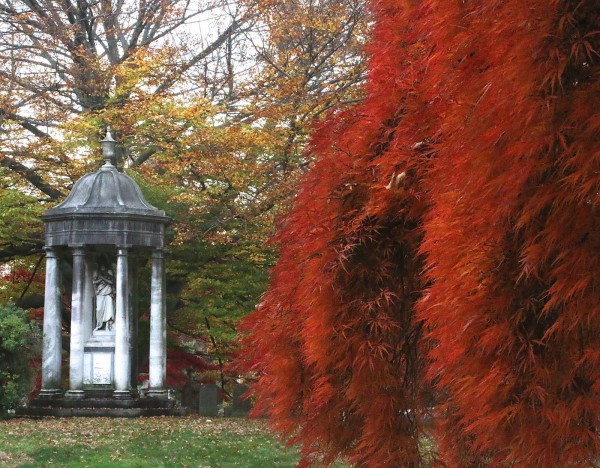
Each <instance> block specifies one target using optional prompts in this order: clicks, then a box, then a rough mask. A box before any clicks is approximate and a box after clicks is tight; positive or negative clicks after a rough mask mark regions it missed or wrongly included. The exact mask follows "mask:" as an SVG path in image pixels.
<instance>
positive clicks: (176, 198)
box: [0, 0, 369, 365]
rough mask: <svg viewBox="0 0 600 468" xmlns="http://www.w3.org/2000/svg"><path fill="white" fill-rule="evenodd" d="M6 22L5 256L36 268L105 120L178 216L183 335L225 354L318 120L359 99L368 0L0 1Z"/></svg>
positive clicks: (176, 309)
mask: <svg viewBox="0 0 600 468" xmlns="http://www.w3.org/2000/svg"><path fill="white" fill-rule="evenodd" d="M286 12H287V13H286ZM321 18H322V19H321ZM0 19H1V20H2V21H1V22H0V119H1V121H0V124H1V126H0V139H1V140H0V166H1V167H0V169H1V170H2V172H1V173H0V182H1V183H2V186H1V187H0V190H2V202H1V203H2V204H3V205H4V206H1V207H0V208H2V214H3V216H2V217H0V261H3V262H6V261H8V260H11V259H17V262H20V263H19V264H20V265H22V267H23V268H25V269H26V270H29V271H31V272H32V271H33V269H34V267H35V264H36V262H37V260H38V257H37V255H38V254H40V253H41V247H42V238H43V235H42V232H41V223H40V222H39V221H38V220H37V217H38V215H39V214H40V213H41V212H42V211H43V210H44V209H46V208H48V207H49V206H52V205H55V204H56V203H57V201H58V200H59V199H60V198H61V197H62V196H64V195H65V194H66V193H67V192H68V191H69V189H70V188H71V186H72V184H73V182H74V181H75V180H77V179H78V178H79V177H80V176H81V175H82V174H84V173H85V172H89V171H91V170H95V168H96V167H97V161H96V158H98V156H97V155H98V151H97V142H98V140H99V139H100V138H101V137H102V134H103V132H104V128H105V126H106V125H109V124H110V125H111V126H112V128H113V133H115V134H116V135H117V136H118V139H119V141H120V142H121V143H122V147H121V158H120V165H121V166H124V167H125V168H126V170H127V171H128V173H129V174H130V175H132V176H133V177H135V178H136V180H138V182H139V183H140V185H142V186H143V187H144V190H145V193H146V194H147V196H148V198H149V199H150V201H151V202H152V203H154V204H156V205H157V206H159V207H160V208H164V209H166V211H167V212H168V213H169V215H170V216H172V217H173V218H174V224H173V225H172V230H171V231H170V233H169V236H170V244H171V246H172V251H171V255H170V260H169V264H168V278H169V280H168V281H169V283H168V287H169V291H170V298H169V307H168V310H169V311H168V321H169V324H170V326H171V327H172V330H173V331H174V332H176V333H174V334H173V337H174V338H176V339H174V340H173V341H172V344H173V345H174V346H175V345H177V343H179V344H180V345H182V349H188V347H186V346H184V344H185V343H191V342H194V343H197V348H196V349H195V350H191V349H188V351H190V352H193V353H201V354H202V355H205V356H206V357H209V358H212V359H214V360H215V362H217V363H221V364H223V365H224V363H225V361H226V360H227V359H228V356H229V355H230V353H231V351H232V350H233V348H234V345H233V343H232V342H233V340H234V338H235V335H236V328H235V324H236V322H237V320H238V319H239V318H240V317H242V316H244V315H245V314H247V313H248V312H249V311H251V310H252V309H253V308H254V305H255V303H256V300H257V298H258V296H259V295H260V293H262V292H263V291H264V289H265V285H266V273H265V271H266V267H267V266H269V265H270V264H271V263H272V260H273V258H274V256H273V252H272V249H271V248H267V247H264V245H263V243H264V241H265V240H266V239H267V238H268V237H269V236H270V235H271V234H272V231H273V223H274V219H275V218H276V216H277V215H278V213H280V212H281V210H282V209H283V207H284V206H285V205H286V204H287V203H288V200H289V199H290V197H291V196H292V194H293V193H294V191H295V183H296V179H297V177H298V175H299V174H301V173H302V172H303V171H304V170H305V169H306V167H307V166H308V165H309V164H310V158H309V157H305V156H302V148H303V146H304V143H305V135H306V134H307V132H308V129H309V128H310V126H311V125H312V123H313V121H314V120H317V119H319V118H321V117H322V115H323V114H324V112H325V111H326V110H327V109H329V108H332V107H334V106H336V105H344V104H346V103H348V102H350V101H353V100H355V99H359V98H360V91H359V89H360V84H361V81H362V78H363V69H364V66H363V65H364V54H363V52H362V50H361V48H360V46H361V44H362V43H364V38H365V35H366V31H367V29H368V23H369V19H368V16H367V14H366V13H365V11H364V9H363V8H362V6H361V3H358V2H356V1H349V0H345V1H333V0H327V1H320V2H316V1H297V2H272V1H269V2H262V1H261V2H255V1H244V2H225V1H210V2H204V1H193V2H179V1H175V2H173V1H160V0H152V1H144V2H142V3H136V2H129V1H121V2H116V3H115V2H104V1H100V2H55V1H30V0H2V1H0ZM284 32H285V33H287V34H288V35H289V37H288V38H286V37H285V34H284ZM292 32H293V34H292ZM301 75H302V76H301ZM299 77H300V78H301V79H300V78H299ZM336 84H339V86H334V85H336ZM292 122H293V124H292ZM98 159H99V158H98ZM28 256H29V257H28ZM16 294H18V293H16ZM14 299H15V300H16V299H17V297H14ZM67 312H68V309H67ZM67 318H68V317H67ZM67 322H68V321H67Z"/></svg>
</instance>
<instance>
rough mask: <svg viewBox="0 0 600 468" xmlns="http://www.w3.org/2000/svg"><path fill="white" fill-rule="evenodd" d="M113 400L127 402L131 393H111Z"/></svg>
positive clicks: (124, 391)
mask: <svg viewBox="0 0 600 468" xmlns="http://www.w3.org/2000/svg"><path fill="white" fill-rule="evenodd" d="M113 398H114V399H115V400H129V399H131V391H129V390H115V391H114V392H113Z"/></svg>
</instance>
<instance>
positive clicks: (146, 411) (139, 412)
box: [16, 406, 188, 418]
mask: <svg viewBox="0 0 600 468" xmlns="http://www.w3.org/2000/svg"><path fill="white" fill-rule="evenodd" d="M187 414H188V410H187V408H182V407H175V408H49V407H46V408H43V407H32V406H28V407H24V408H19V409H18V410H17V411H16V416H17V417H26V418H44V417H55V418H71V417H79V418H140V417H150V416H186V415H187Z"/></svg>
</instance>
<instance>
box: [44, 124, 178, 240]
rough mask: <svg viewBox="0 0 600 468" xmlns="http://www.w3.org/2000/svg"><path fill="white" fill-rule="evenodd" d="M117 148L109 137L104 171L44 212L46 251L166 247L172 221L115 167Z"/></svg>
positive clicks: (89, 177) (89, 176)
mask: <svg viewBox="0 0 600 468" xmlns="http://www.w3.org/2000/svg"><path fill="white" fill-rule="evenodd" d="M115 144H116V142H115V140H113V139H112V136H111V135H110V132H108V133H107V135H106V138H105V139H104V140H103V141H102V146H103V151H104V157H105V159H106V163H105V164H104V166H102V167H101V168H100V169H99V170H97V171H96V172H94V173H92V174H87V175H85V176H83V177H82V178H81V179H79V180H78V181H77V182H76V183H75V185H74V186H73V189H72V190H71V193H70V194H69V195H68V196H67V198H66V199H65V200H64V201H63V202H62V203H61V204H59V205H58V206H56V207H54V208H51V209H49V210H46V211H45V212H44V214H43V215H42V220H43V221H44V223H45V227H46V246H83V245H113V246H121V247H157V248H162V247H163V246H164V237H165V227H166V225H167V224H169V221H170V218H169V217H168V216H166V215H165V212H164V211H162V210H159V209H157V208H155V207H154V206H152V205H151V204H150V203H148V202H147V201H146V199H145V198H144V195H143V194H142V191H141V190H140V188H139V186H138V184H136V183H135V181H134V180H133V179H132V178H131V177H129V176H128V175H126V174H123V173H122V172H119V171H118V170H117V168H116V167H115V166H113V164H112V163H111V162H110V159H111V157H112V156H113V155H114V145H115Z"/></svg>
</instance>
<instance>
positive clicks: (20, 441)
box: [0, 417, 298, 468]
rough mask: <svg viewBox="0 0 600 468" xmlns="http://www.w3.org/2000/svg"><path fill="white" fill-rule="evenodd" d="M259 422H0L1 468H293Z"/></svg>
mask: <svg viewBox="0 0 600 468" xmlns="http://www.w3.org/2000/svg"><path fill="white" fill-rule="evenodd" d="M297 461H298V455H297V452H296V451H295V450H294V449H293V448H287V447H284V445H283V444H282V443H281V442H279V441H278V440H277V439H276V438H275V437H274V436H273V435H272V434H270V433H269V432H268V431H267V430H266V428H265V423H264V421H257V420H246V419H212V420H211V419H207V418H198V417H186V418H173V417H162V418H141V419H110V418H64V419H63V418H45V419H41V420H33V419H12V420H8V421H0V466H1V467H16V466H19V467H38V466H67V467H86V466H89V467H115V466H116V467H155V468H158V467H173V466H177V467H179V466H181V467H186V466H187V467H219V468H220V467H261V468H270V467H293V466H295V464H296V462H297Z"/></svg>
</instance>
